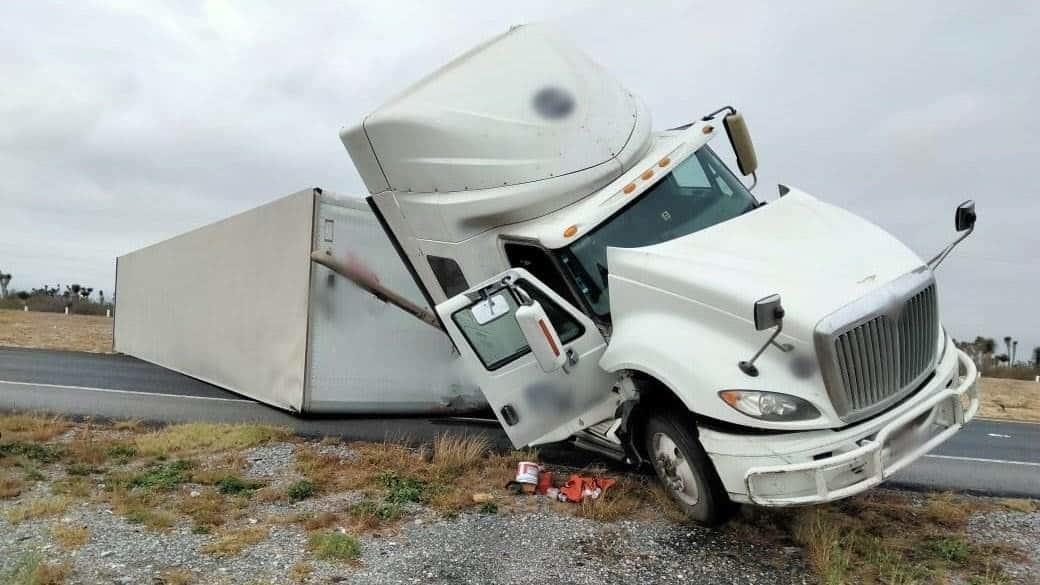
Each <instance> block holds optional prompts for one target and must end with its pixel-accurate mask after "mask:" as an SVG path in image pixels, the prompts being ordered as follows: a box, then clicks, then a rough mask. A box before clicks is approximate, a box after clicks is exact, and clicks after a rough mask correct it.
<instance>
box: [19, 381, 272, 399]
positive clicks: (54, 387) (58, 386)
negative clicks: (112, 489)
mask: <svg viewBox="0 0 1040 585" xmlns="http://www.w3.org/2000/svg"><path fill="white" fill-rule="evenodd" d="M4 384H11V385H14V386H33V387H39V388H48V389H52V390H89V391H91V392H106V393H110V394H133V395H136V396H162V397H164V398H190V399H192V400H218V401H222V402H248V403H250V404H256V402H254V401H253V400H243V399H241V398H217V397H214V396H185V395H183V394H165V393H163V392H140V391H138V390H114V389H112V388H91V387H90V386H65V385H62V384H40V383H38V382H13V381H10V380H0V386H3V385H4Z"/></svg>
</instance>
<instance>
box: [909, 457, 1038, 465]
mask: <svg viewBox="0 0 1040 585" xmlns="http://www.w3.org/2000/svg"><path fill="white" fill-rule="evenodd" d="M925 458H930V459H953V460H955V461H979V462H982V463H1005V464H1007V465H1026V466H1028V467H1040V463H1034V462H1032V461H1008V460H1006V459H986V458H984V457H958V456H956V455H925Z"/></svg>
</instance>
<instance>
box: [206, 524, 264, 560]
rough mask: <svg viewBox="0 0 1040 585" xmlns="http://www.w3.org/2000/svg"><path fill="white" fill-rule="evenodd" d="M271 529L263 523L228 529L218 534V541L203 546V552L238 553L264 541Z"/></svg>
mask: <svg viewBox="0 0 1040 585" xmlns="http://www.w3.org/2000/svg"><path fill="white" fill-rule="evenodd" d="M270 531H271V529H270V528H268V527H267V526H262V525H260V526H247V527H244V528H236V529H232V530H226V531H224V532H223V533H221V534H219V535H218V536H217V540H216V541H214V542H211V543H209V544H207V545H205V546H203V547H202V552H204V553H207V554H211V555H217V556H231V555H237V554H238V553H240V552H242V551H243V550H245V549H246V548H247V547H250V546H252V545H254V544H256V543H258V542H262V541H264V540H265V539H266V538H267V535H268V534H270Z"/></svg>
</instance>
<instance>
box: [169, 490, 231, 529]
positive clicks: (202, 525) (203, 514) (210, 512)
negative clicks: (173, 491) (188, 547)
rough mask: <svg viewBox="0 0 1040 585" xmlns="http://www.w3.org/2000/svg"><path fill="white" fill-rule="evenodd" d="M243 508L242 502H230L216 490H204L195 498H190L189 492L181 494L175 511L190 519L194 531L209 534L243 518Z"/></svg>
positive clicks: (229, 499)
mask: <svg viewBox="0 0 1040 585" xmlns="http://www.w3.org/2000/svg"><path fill="white" fill-rule="evenodd" d="M243 506H244V503H243V502H235V501H232V499H231V498H228V497H226V496H223V495H221V494H220V493H218V492H217V491H216V490H214V489H212V488H206V489H204V490H202V491H200V492H199V495H197V496H195V497H192V496H191V493H190V492H187V491H185V492H183V493H182V494H181V495H180V496H179V497H178V498H177V502H176V504H175V509H176V510H177V512H179V513H181V514H183V515H185V516H187V517H189V518H191V521H192V529H193V530H194V531H196V532H209V531H210V530H212V529H214V528H218V527H220V526H223V525H224V523H225V522H228V521H229V520H237V519H239V518H241V517H242V516H244V515H245V512H244V511H243V510H242V508H243Z"/></svg>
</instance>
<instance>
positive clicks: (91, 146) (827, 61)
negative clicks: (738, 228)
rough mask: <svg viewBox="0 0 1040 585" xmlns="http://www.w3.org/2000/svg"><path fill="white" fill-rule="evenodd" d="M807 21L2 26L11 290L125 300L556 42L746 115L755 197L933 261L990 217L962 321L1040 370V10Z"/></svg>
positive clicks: (105, 13) (559, 4)
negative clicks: (965, 211)
mask: <svg viewBox="0 0 1040 585" xmlns="http://www.w3.org/2000/svg"><path fill="white" fill-rule="evenodd" d="M332 4H337V5H338V6H339V7H338V8H330V7H329V5H332ZM793 4H794V3H787V2H762V3H755V4H742V3H736V2H703V3H692V4H689V5H680V3H676V4H674V5H672V4H668V3H652V2H642V1H640V2H631V3H620V2H617V3H602V4H596V3H579V2H571V1H566V0H564V1H561V0H555V1H550V2H532V1H525V2H512V3H496V2H477V1H473V2H444V1H440V0H439V1H437V2H415V3H405V2H363V3H362V2H349V3H348V2H337V3H332V2H324V3H320V4H319V3H308V2H294V3H287V2H279V3H271V4H270V6H264V3H261V2H257V1H252V0H251V1H242V2H219V1H212V2H200V3H189V2H184V3H175V2H165V3H160V2H152V1H145V0H125V1H121V0H105V1H99V2H87V1H83V2H73V3H63V4H62V5H58V4H57V3H53V2H45V1H40V0H37V1H34V2H4V3H2V4H0V83H2V86H0V217H2V218H3V221H2V224H0V269H3V270H4V271H5V272H11V273H12V274H14V280H13V282H12V286H14V287H16V288H31V287H35V286H39V285H41V284H42V283H44V282H46V283H51V284H55V283H59V282H60V283H63V284H68V283H72V282H79V283H83V284H86V285H90V286H94V287H95V288H100V289H105V290H106V291H111V290H112V287H113V286H112V285H113V277H114V267H115V257H116V256H118V255H121V254H124V253H126V252H129V251H131V250H134V249H136V248H139V247H142V246H145V245H147V244H150V243H153V242H156V241H159V240H162V239H164V238H167V237H169V236H173V235H175V234H178V233H180V232H183V231H185V230H188V229H191V228H194V227H197V226H200V225H203V224H206V223H209V222H212V221H215V220H218V219H221V218H223V217H226V216H228V215H230V214H233V213H236V212H239V211H242V210H245V209H248V208H250V207H254V206H256V205H259V204H261V203H264V202H266V201H269V200H271V199H274V198H277V197H280V196H282V195H285V194H288V193H290V192H293V191H298V190H300V189H302V188H306V187H311V186H321V187H324V188H327V189H331V190H333V191H336V192H340V193H348V194H351V193H353V194H363V193H364V187H363V185H362V183H361V180H360V178H359V177H358V175H357V173H356V172H355V171H354V169H353V166H352V164H351V162H350V158H349V157H348V156H347V153H346V151H345V149H344V148H343V146H342V144H341V143H340V142H339V138H338V135H337V133H338V131H339V129H340V128H341V127H342V126H346V125H349V124H352V123H354V122H356V121H357V120H359V119H360V118H361V117H362V116H363V115H364V114H365V113H367V112H368V111H370V110H372V109H373V108H375V107H376V106H378V105H379V104H380V103H381V102H382V101H384V100H385V99H386V98H388V97H391V96H392V95H393V94H395V93H397V92H399V91H400V90H402V89H403V88H405V87H406V86H407V85H408V84H409V83H410V82H412V81H415V80H416V79H418V78H419V77H421V76H422V75H424V74H425V73H427V72H429V71H430V70H432V69H434V68H436V67H437V66H438V65H440V64H442V63H444V62H445V61H447V60H449V59H451V58H452V57H454V56H456V55H457V54H459V53H461V52H463V51H465V50H466V49H468V48H469V47H471V46H472V45H474V44H476V43H478V42H481V41H483V40H484V39H487V38H489V37H491V36H494V35H497V34H499V33H501V32H503V31H505V30H506V29H507V28H508V27H509V26H510V25H513V24H520V23H525V22H536V21H541V22H547V23H549V24H550V25H552V26H554V27H555V28H556V29H557V30H558V31H559V32H560V33H562V34H564V35H566V36H569V37H570V38H571V39H572V40H573V42H574V43H575V44H577V45H578V46H579V47H580V48H582V49H583V50H584V51H585V52H587V53H588V54H590V55H591V56H592V57H593V59H595V60H597V61H598V62H600V63H601V64H603V65H604V66H606V68H607V69H609V70H611V71H612V72H614V74H616V75H617V76H618V77H619V78H620V79H621V80H622V82H623V83H624V84H625V85H627V86H628V87H629V88H630V89H632V90H633V91H634V92H635V93H637V94H638V95H640V96H641V97H642V99H643V100H645V101H646V103H647V104H648V105H649V107H650V110H651V112H652V114H653V118H654V127H655V128H668V127H672V126H675V125H678V124H681V123H685V122H688V121H690V120H692V119H694V118H696V117H697V116H699V115H701V114H703V113H705V112H707V111H709V110H713V109H715V108H716V107H718V106H720V105H725V104H733V105H735V106H738V107H739V108H740V109H742V110H743V111H744V113H745V115H746V116H747V119H748V122H749V125H750V127H751V130H752V135H753V136H754V139H755V143H756V147H757V149H758V155H759V161H760V163H759V164H760V174H759V178H760V182H759V187H758V189H757V190H756V193H757V194H758V196H759V197H760V198H765V199H767V200H769V199H773V198H775V192H776V188H775V185H776V183H778V182H784V183H787V184H790V185H793V186H797V187H799V188H802V189H804V190H806V191H808V192H810V193H812V194H814V195H815V196H817V197H819V198H821V199H824V200H827V201H830V202H833V203H836V204H838V205H841V206H844V207H846V208H848V209H850V210H852V211H853V212H855V213H858V214H860V215H862V216H864V217H866V218H868V219H870V220H871V221H874V222H876V223H878V224H879V225H881V226H882V227H884V228H886V229H887V230H889V231H891V232H892V233H893V234H895V235H896V236H897V237H899V238H901V239H903V240H904V241H905V242H906V243H907V244H908V245H909V246H910V247H912V248H913V249H914V250H916V251H917V252H918V253H919V254H920V255H921V256H923V257H925V258H927V257H930V256H931V255H932V254H933V253H934V252H936V251H937V250H938V249H939V248H940V247H941V246H942V245H944V244H945V243H947V241H948V240H950V239H951V238H952V236H953V209H954V207H955V206H956V204H957V203H959V202H960V201H962V200H964V199H968V198H974V199H975V200H976V201H977V203H978V212H979V216H980V219H979V226H978V229H977V230H976V232H975V234H974V235H973V236H972V237H971V238H969V239H968V240H967V241H966V242H965V243H964V244H963V245H962V246H961V248H960V249H958V250H957V251H956V252H955V253H954V254H953V255H952V256H951V257H950V258H949V259H948V260H947V261H946V263H945V264H944V265H943V266H942V267H941V268H940V270H939V281H940V287H941V288H940V298H941V303H942V308H943V317H944V320H945V322H946V324H947V327H948V329H950V330H951V332H952V333H953V334H954V335H955V336H956V337H958V338H973V337H974V336H975V335H976V334H984V335H988V336H992V337H997V338H1000V337H1003V336H1004V335H1012V336H1014V337H1016V338H1019V339H1021V340H1022V342H1021V343H1020V345H1019V356H1020V357H1027V356H1028V354H1029V353H1030V352H1031V350H1032V348H1033V347H1034V346H1036V345H1040V310H1038V308H1037V306H1036V303H1037V301H1038V298H1037V297H1038V294H1037V293H1038V283H1040V269H1038V263H1037V260H1036V257H1037V251H1038V248H1040V246H1038V244H1040V236H1038V235H1037V224H1038V222H1040V201H1038V192H1037V191H1038V190H1037V188H1036V183H1037V181H1036V178H1035V177H1034V173H1033V171H1034V167H1035V166H1038V165H1040V157H1038V156H1037V155H1038V154H1040V152H1038V151H1040V146H1038V144H1040V141H1038V136H1040V116H1038V115H1037V111H1036V107H1037V105H1038V104H1040V100H1038V98H1040V95H1038V93H1040V68H1038V67H1037V56H1038V55H1040V35H1037V34H1036V30H1037V26H1038V24H1040V3H1037V2H1032V1H1022V2H1013V1H1005V2H1000V3H997V4H993V3H986V2H950V1H941V2H923V1H918V2H905V1H901V2H891V3H887V2H835V1H833V0H829V1H824V2H814V3H810V2H799V3H797V7H793V6H792V5H793ZM719 150H726V149H725V148H720V149H719ZM792 229H797V228H796V227H795V226H792ZM808 261H811V260H808ZM1002 345H1003V343H1002V342H1001V346H1002Z"/></svg>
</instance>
